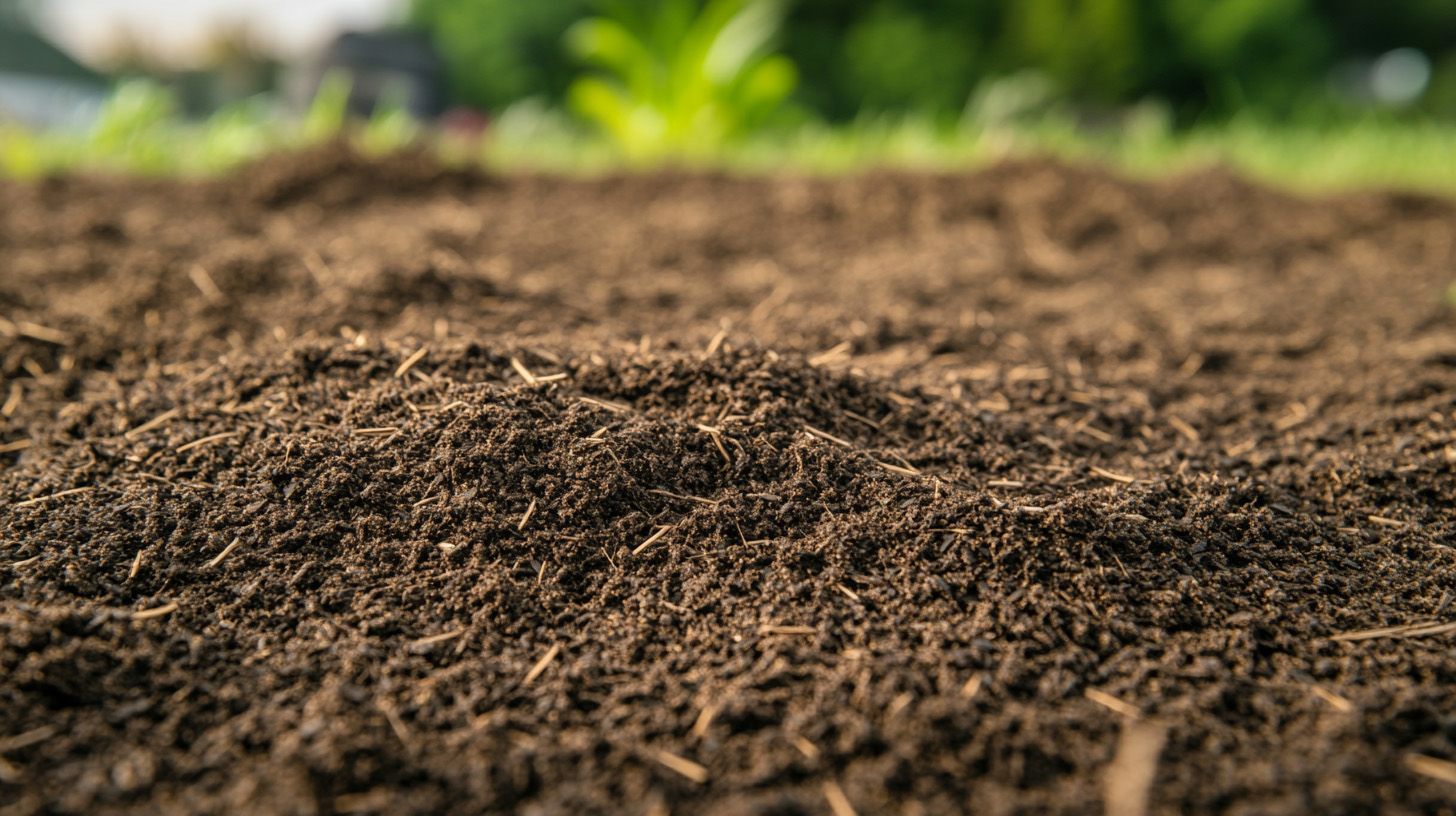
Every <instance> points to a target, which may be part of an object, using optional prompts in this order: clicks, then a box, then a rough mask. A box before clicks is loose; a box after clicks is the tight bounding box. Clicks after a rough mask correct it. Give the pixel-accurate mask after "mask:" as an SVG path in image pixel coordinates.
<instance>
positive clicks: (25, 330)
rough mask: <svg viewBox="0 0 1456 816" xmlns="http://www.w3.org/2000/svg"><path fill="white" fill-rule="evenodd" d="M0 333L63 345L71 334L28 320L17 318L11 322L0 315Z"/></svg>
mask: <svg viewBox="0 0 1456 816" xmlns="http://www.w3.org/2000/svg"><path fill="white" fill-rule="evenodd" d="M0 334H3V335H5V336H7V337H29V338H30V339H32V340H39V341H41V342H43V343H51V344H53V345H57V346H64V345H66V344H68V343H70V342H71V336H70V335H68V334H66V333H65V332H63V331H61V330H60V329H53V328H51V327H49V326H42V325H41V324H39V323H31V322H30V321H28V320H17V321H15V322H13V323H12V322H11V321H9V320H6V319H5V318H3V317H0Z"/></svg>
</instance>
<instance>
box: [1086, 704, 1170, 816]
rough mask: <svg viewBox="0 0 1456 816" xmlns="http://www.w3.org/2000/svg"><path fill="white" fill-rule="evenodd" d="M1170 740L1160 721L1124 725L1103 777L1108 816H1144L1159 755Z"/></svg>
mask: <svg viewBox="0 0 1456 816" xmlns="http://www.w3.org/2000/svg"><path fill="white" fill-rule="evenodd" d="M1167 739H1168V728H1167V726H1165V725H1162V724H1161V723H1150V722H1132V723H1128V724H1126V725H1124V726H1123V729H1122V736H1121V737H1120V738H1118V741H1117V754H1116V755H1115V756H1113V758H1112V762H1110V763H1108V765H1107V768H1106V770H1105V772H1104V775H1103V780H1102V796H1103V802H1104V803H1105V807H1104V808H1103V812H1104V813H1106V814H1107V816H1143V814H1145V813H1147V812H1148V793H1149V792H1150V791H1151V790H1152V787H1153V779H1154V778H1155V777H1156V776H1157V772H1158V757H1159V756H1160V755H1161V754H1162V753H1163V743H1165V742H1166V741H1167Z"/></svg>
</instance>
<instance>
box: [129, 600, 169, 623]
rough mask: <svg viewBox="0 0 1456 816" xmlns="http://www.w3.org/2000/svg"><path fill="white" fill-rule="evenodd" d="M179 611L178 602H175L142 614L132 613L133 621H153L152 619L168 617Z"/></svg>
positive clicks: (147, 610)
mask: <svg viewBox="0 0 1456 816" xmlns="http://www.w3.org/2000/svg"><path fill="white" fill-rule="evenodd" d="M176 611H177V602H176V601H173V602H171V603H168V604H162V605H161V606H154V607H152V608H151V609H143V610H141V611H140V612H133V613H131V619H132V620H151V619H152V618H161V617H166V616H167V615H170V614H172V613H173V612H176Z"/></svg>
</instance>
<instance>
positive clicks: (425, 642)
mask: <svg viewBox="0 0 1456 816" xmlns="http://www.w3.org/2000/svg"><path fill="white" fill-rule="evenodd" d="M465 632H466V630H465V629H464V628H460V629H452V630H450V631H449V632H441V633H440V634H438V635H430V636H428V637H422V638H419V639H417V640H412V641H410V643H409V649H410V651H419V650H422V649H427V648H429V647H431V646H434V645H435V644H436V643H444V642H446V641H450V640H454V639H455V638H458V637H460V636H461V635H463V634H465Z"/></svg>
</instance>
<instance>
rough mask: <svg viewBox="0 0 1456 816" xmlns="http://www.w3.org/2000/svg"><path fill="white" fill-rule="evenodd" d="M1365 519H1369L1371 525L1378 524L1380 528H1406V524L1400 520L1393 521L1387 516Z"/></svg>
mask: <svg viewBox="0 0 1456 816" xmlns="http://www.w3.org/2000/svg"><path fill="white" fill-rule="evenodd" d="M1367 518H1369V519H1370V523H1371V524H1378V525H1380V526H1381V527H1396V528H1400V527H1404V526H1406V523H1405V522H1403V521H1401V520H1400V519H1393V518H1390V517H1389V516H1367Z"/></svg>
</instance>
